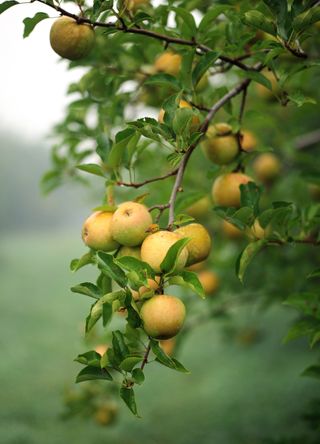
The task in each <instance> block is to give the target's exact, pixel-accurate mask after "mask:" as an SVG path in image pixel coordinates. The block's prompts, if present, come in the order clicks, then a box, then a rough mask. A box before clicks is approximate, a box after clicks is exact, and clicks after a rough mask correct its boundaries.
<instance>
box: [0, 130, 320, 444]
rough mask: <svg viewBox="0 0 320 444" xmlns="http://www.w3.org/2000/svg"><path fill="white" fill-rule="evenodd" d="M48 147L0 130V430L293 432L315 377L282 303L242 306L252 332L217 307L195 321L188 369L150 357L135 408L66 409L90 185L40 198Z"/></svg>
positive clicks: (17, 443) (80, 436)
mask: <svg viewBox="0 0 320 444" xmlns="http://www.w3.org/2000/svg"><path fill="white" fill-rule="evenodd" d="M48 158H49V155H48V151H47V147H46V144H45V143H43V142H42V143H36V144H34V143H33V144H32V146H28V143H26V141H23V140H22V139H21V140H19V139H17V137H16V136H13V135H12V134H6V133H5V132H3V131H2V159H1V164H0V189H1V193H0V206H1V229H0V236H1V249H0V265H1V267H0V275H1V278H0V286H1V321H0V326H1V327H0V328H1V336H0V337H1V345H2V359H1V365H0V378H1V385H2V390H1V395H2V403H1V425H0V427H1V430H0V436H1V438H0V442H1V443H5V444H40V443H41V444H43V443H48V444H54V443H69V442H70V443H74V442H77V443H79V444H80V443H88V442H90V444H98V443H105V442H108V443H112V444H118V443H119V444H120V443H121V444H123V443H126V444H137V443H146V444H163V443H175V444H180V443H181V444H182V443H183V444H189V443H190V444H191V443H195V442H200V443H205V444H206V443H208V444H209V443H213V442H215V443H219V444H220V443H222V444H223V443H238V444H242V443H246V444H254V443H262V442H264V441H263V439H264V438H265V437H271V438H277V437H278V436H281V435H282V434H286V435H289V436H295V437H296V436H299V433H300V432H301V431H302V430H303V428H304V424H303V422H302V420H301V418H300V413H301V409H302V408H303V407H304V406H305V405H306V404H307V403H308V402H309V401H310V400H311V399H312V397H313V394H314V391H315V389H316V387H317V385H316V384H317V383H316V382H314V381H313V380H312V379H307V378H301V377H300V373H301V372H302V370H303V369H304V368H305V367H306V366H307V365H310V364H312V363H313V362H314V355H313V354H312V353H311V352H310V350H309V349H308V347H307V346H306V343H305V342H304V341H296V342H292V343H289V344H287V345H282V343H281V341H282V338H283V336H284V335H285V334H286V332H287V330H288V327H289V325H290V322H291V321H292V319H294V316H295V315H294V313H293V312H292V311H291V310H287V309H286V310H284V309H283V308H282V307H281V305H280V304H278V305H276V306H274V307H272V308H270V309H268V310H267V311H265V312H263V313H261V312H260V310H258V309H255V307H254V306H251V307H250V308H248V307H247V308H243V309H241V310H240V309H239V311H238V313H237V323H238V324H239V325H240V326H242V325H243V326H244V327H247V326H248V325H249V327H252V326H253V327H254V328H255V329H258V331H259V340H258V341H256V342H253V343H252V344H245V343H244V342H243V341H239V340H236V338H234V337H231V339H230V337H228V335H227V334H226V333H225V332H226V331H227V330H226V326H225V325H224V323H225V321H224V320H222V319H221V320H218V319H217V320H214V321H212V322H210V323H207V324H203V325H202V326H199V327H198V328H197V329H196V330H195V331H194V332H192V334H190V335H189V336H188V338H187V340H186V342H185V343H184V344H183V346H182V349H181V354H180V357H179V359H180V360H181V361H182V362H183V363H184V364H185V366H186V367H187V368H189V369H190V370H191V374H190V375H183V374H179V373H174V372H172V371H170V370H169V369H167V368H164V367H159V366H157V365H153V364H151V365H150V368H148V369H147V371H146V373H147V382H146V383H145V384H144V386H143V387H142V388H138V389H137V398H138V403H139V407H140V414H141V415H142V417H143V418H142V419H136V418H134V417H133V416H132V415H131V414H130V412H129V411H128V410H127V409H126V407H124V406H122V405H120V415H119V419H118V421H117V422H116V423H115V424H114V425H112V426H110V427H101V426H98V425H96V424H95V423H94V422H93V421H92V420H90V419H88V420H82V419H81V418H80V419H77V418H76V419H71V420H69V421H62V419H61V413H62V411H63V393H64V391H65V390H66V389H68V388H70V387H72V386H73V383H74V378H75V375H76V373H77V372H78V370H79V366H78V365H77V364H75V363H73V362H72V360H73V358H74V357H75V356H76V355H77V354H78V353H81V352H82V351H84V350H86V348H85V347H84V344H83V343H82V342H81V335H82V331H83V320H84V319H85V316H86V315H87V312H88V309H89V306H90V301H88V300H87V299H86V298H85V297H84V296H80V295H75V294H73V293H71V292H70V291H69V287H70V286H72V285H73V284H74V283H78V282H80V281H81V280H82V281H83V280H88V279H90V278H92V277H93V274H92V273H93V271H92V270H90V269H84V271H80V272H78V275H76V276H75V275H72V274H71V272H70V271H69V261H70V259H72V258H73V257H78V256H79V255H81V254H82V253H83V252H84V248H83V245H82V242H81V240H80V235H79V233H80V229H81V224H82V221H83V219H84V218H85V217H86V215H87V214H88V213H89V212H90V209H91V208H92V206H93V205H94V204H93V202H94V201H93V199H92V194H91V193H92V192H89V191H88V190H86V189H83V188H80V187H79V188H76V187H72V186H71V187H69V188H68V187H64V188H63V189H59V190H58V191H56V192H54V193H53V194H52V195H50V196H49V197H47V198H43V197H42V196H41V194H40V191H39V180H40V176H41V174H42V173H43V171H44V170H45V169H46V168H47V166H48V162H49V161H48ZM261 260H262V261H263V258H262V259H261ZM260 264H261V266H263V262H261V263H260ZM232 271H233V270H232ZM151 366H152V367H153V368H152V369H151ZM151 370H152V371H151Z"/></svg>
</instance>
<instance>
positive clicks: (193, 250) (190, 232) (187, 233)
mask: <svg viewBox="0 0 320 444" xmlns="http://www.w3.org/2000/svg"><path fill="white" fill-rule="evenodd" d="M175 233H178V234H180V236H181V237H189V238H190V241H189V242H188V243H187V250H188V260H187V265H192V264H196V263H197V262H202V261H203V260H204V259H207V257H208V256H209V254H210V250H211V237H210V234H209V233H208V231H207V230H206V229H205V228H204V226H203V225H201V224H196V223H193V224H189V225H185V226H184V227H180V228H178V229H177V230H175Z"/></svg>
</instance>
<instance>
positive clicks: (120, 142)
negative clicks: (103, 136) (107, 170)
mask: <svg viewBox="0 0 320 444" xmlns="http://www.w3.org/2000/svg"><path fill="white" fill-rule="evenodd" d="M135 134H136V131H135V130H134V129H133V128H126V129H125V130H123V131H120V132H119V133H117V135H116V140H115V143H114V144H113V146H112V149H111V151H110V154H109V156H108V163H109V165H110V166H111V168H117V167H119V166H120V165H121V164H122V162H123V158H124V154H125V151H126V148H127V146H128V144H129V142H130V140H131V139H132V137H134V136H135Z"/></svg>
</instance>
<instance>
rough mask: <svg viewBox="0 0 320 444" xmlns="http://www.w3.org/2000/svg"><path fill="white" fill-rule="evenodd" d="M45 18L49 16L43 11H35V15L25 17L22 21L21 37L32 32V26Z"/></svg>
mask: <svg viewBox="0 0 320 444" xmlns="http://www.w3.org/2000/svg"><path fill="white" fill-rule="evenodd" d="M47 18H49V16H48V14H46V13H45V12H37V13H36V15H35V16H34V17H32V18H31V17H26V18H25V19H24V20H23V23H24V31H23V38H26V37H28V36H29V35H30V34H31V33H32V31H33V30H34V28H35V27H36V26H37V24H38V23H40V22H42V20H44V19H47Z"/></svg>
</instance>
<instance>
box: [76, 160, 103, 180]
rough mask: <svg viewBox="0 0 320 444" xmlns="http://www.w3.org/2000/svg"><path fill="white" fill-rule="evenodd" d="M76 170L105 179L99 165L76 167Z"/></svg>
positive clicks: (91, 164) (90, 164)
mask: <svg viewBox="0 0 320 444" xmlns="http://www.w3.org/2000/svg"><path fill="white" fill-rule="evenodd" d="M76 168H77V169H78V170H81V171H85V172H86V173H90V174H94V175H96V176H100V177H105V174H104V171H103V169H102V168H101V166H100V165H97V164H96V163H87V164H83V165H77V166H76Z"/></svg>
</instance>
